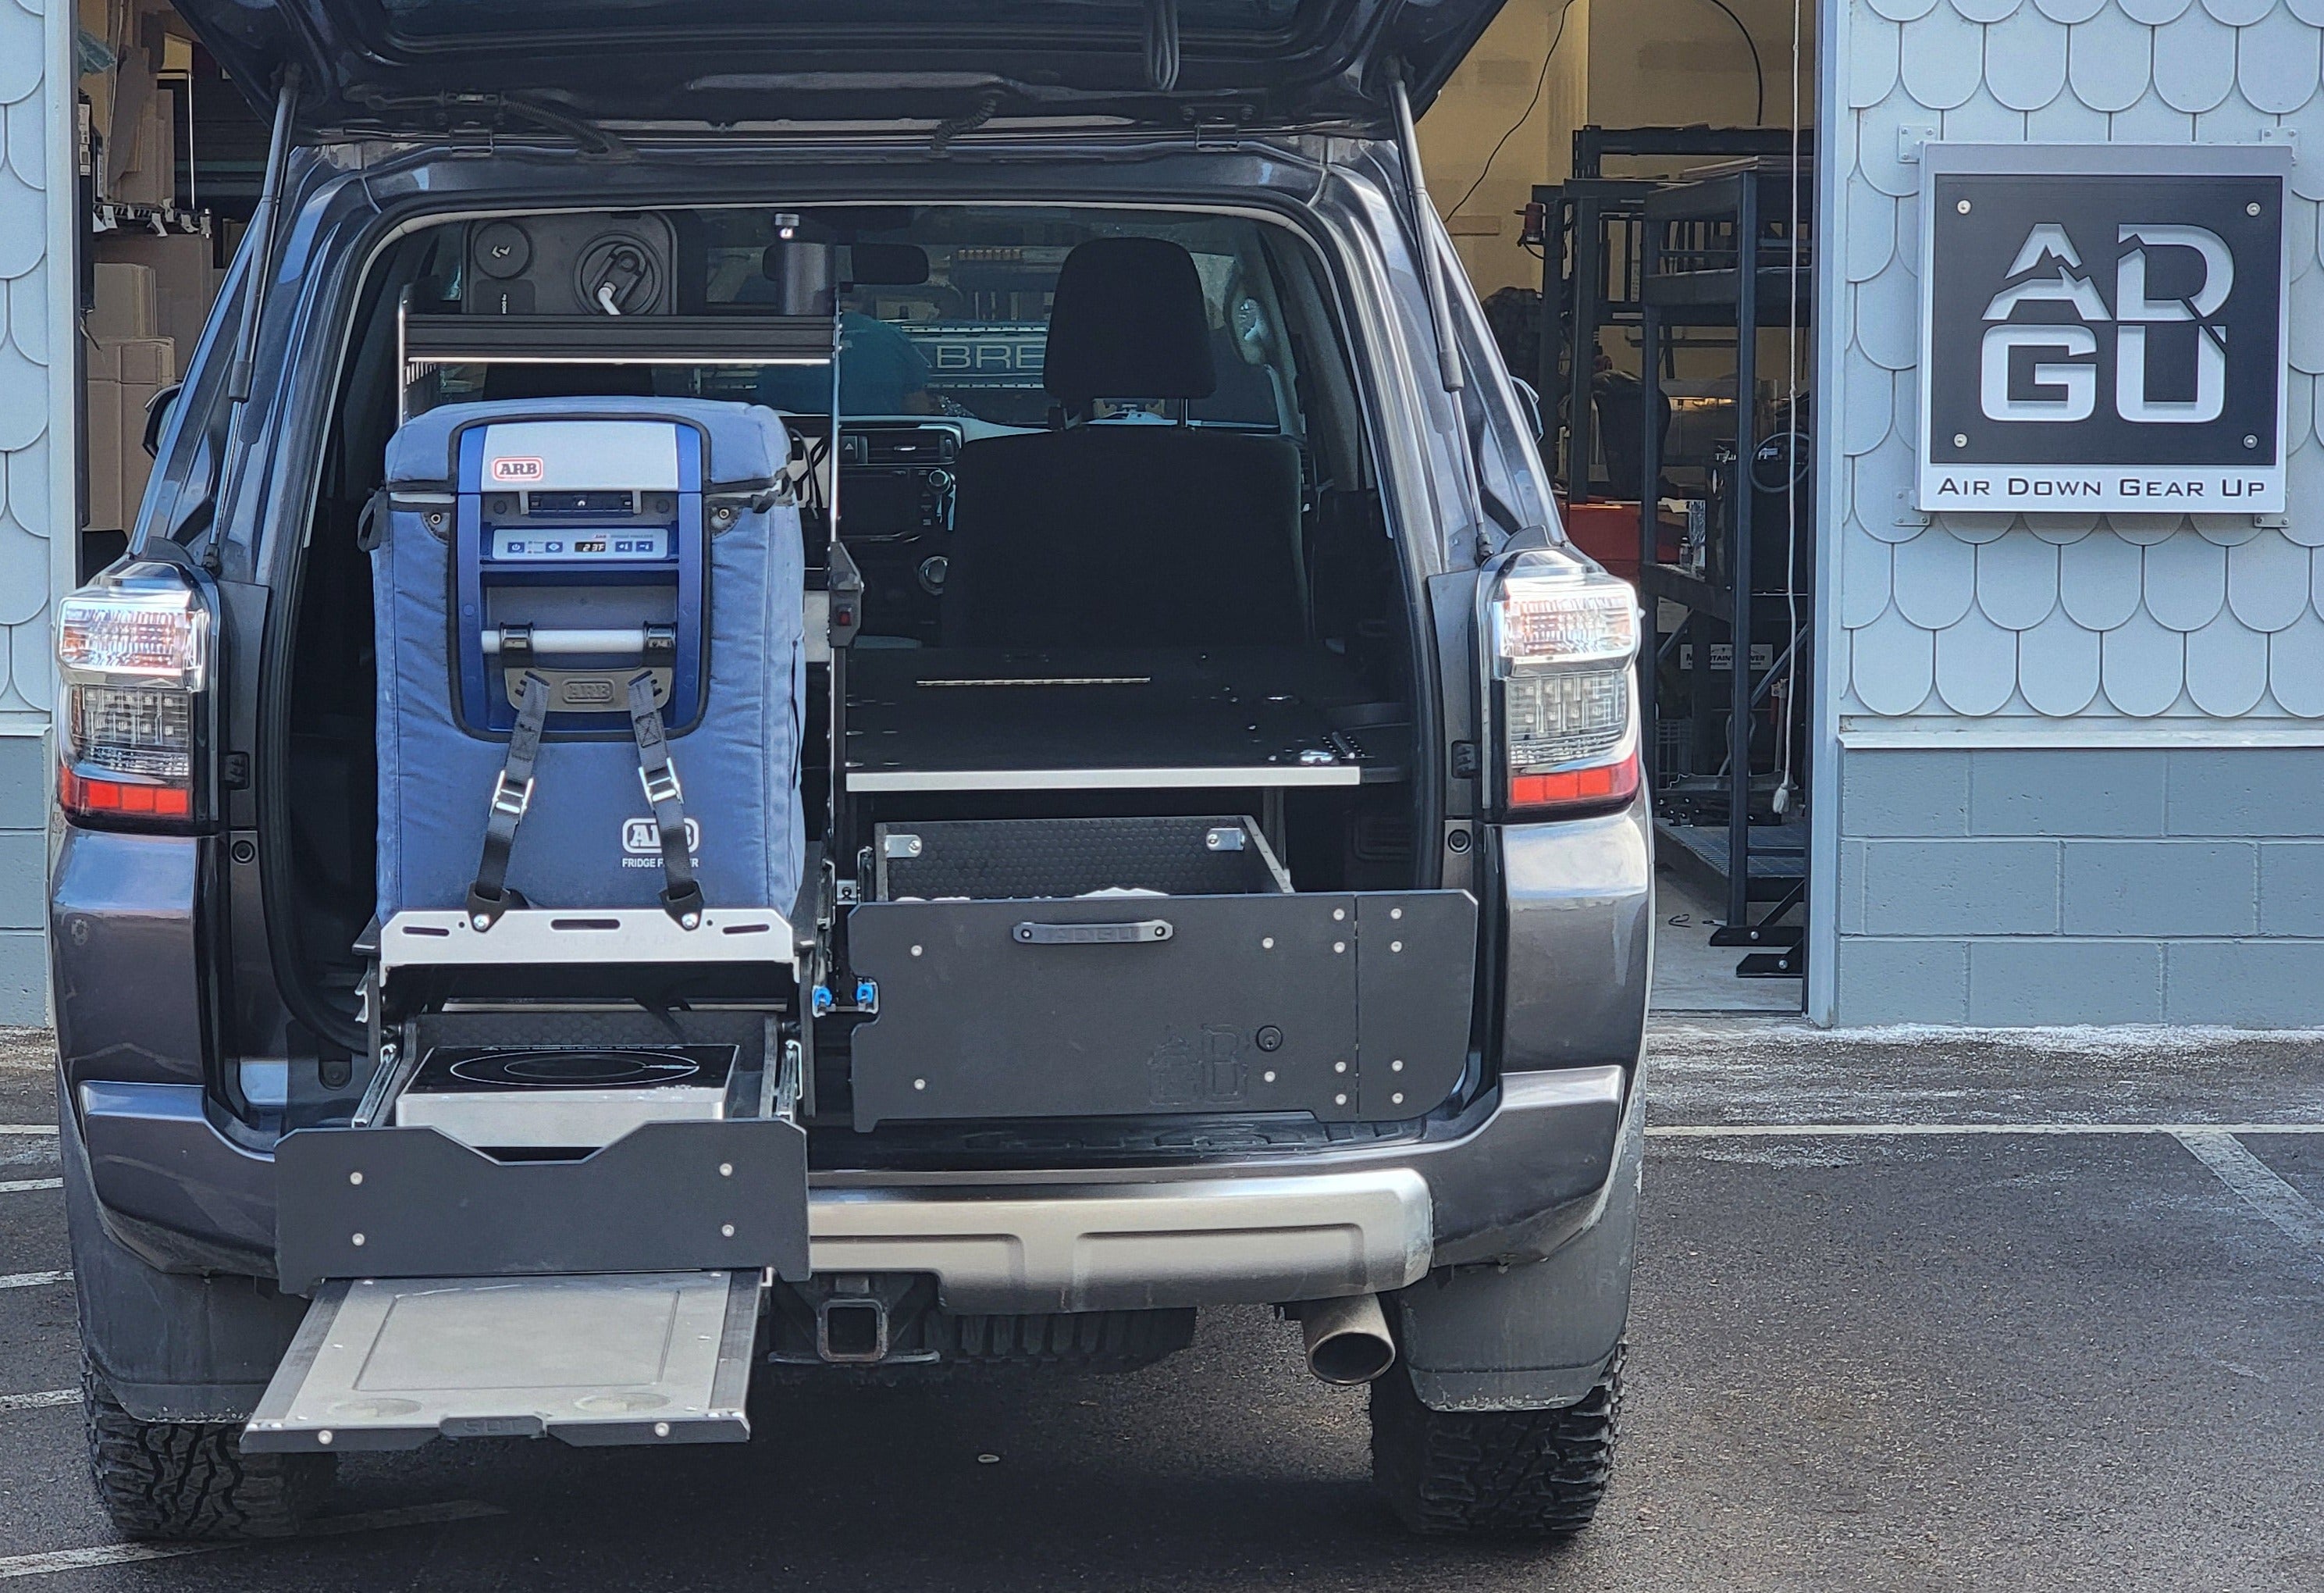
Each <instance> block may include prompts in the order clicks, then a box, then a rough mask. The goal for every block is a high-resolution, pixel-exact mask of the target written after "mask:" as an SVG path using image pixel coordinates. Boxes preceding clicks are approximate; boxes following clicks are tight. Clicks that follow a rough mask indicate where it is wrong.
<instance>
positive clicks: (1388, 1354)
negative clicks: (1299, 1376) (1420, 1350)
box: [1299, 1294, 1396, 1388]
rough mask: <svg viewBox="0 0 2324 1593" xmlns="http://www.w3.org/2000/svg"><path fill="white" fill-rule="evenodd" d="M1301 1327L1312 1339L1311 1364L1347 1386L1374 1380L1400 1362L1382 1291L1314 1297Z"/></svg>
mask: <svg viewBox="0 0 2324 1593" xmlns="http://www.w3.org/2000/svg"><path fill="white" fill-rule="evenodd" d="M1299 1328H1300V1331H1301V1333H1302V1334H1303V1335H1304V1336H1305V1338H1306V1341H1307V1369H1308V1370H1309V1371H1310V1372H1313V1373H1314V1375H1316V1376H1317V1377H1319V1378H1321V1379H1323V1381H1324V1382H1326V1383H1329V1384H1333V1385H1335V1386H1338V1387H1342V1388H1351V1387H1354V1386H1356V1385H1359V1384H1364V1383H1369V1382H1371V1381H1372V1380H1373V1379H1374V1378H1376V1377H1378V1376H1379V1375H1380V1374H1381V1373H1383V1372H1385V1371H1387V1370H1388V1368H1389V1367H1390V1366H1394V1365H1396V1340H1395V1339H1394V1338H1390V1337H1389V1335H1388V1316H1387V1313H1385V1312H1384V1311H1381V1310H1380V1302H1379V1295H1377V1294H1359V1295H1356V1296H1354V1297H1353V1298H1351V1299H1346V1300H1312V1301H1308V1302H1307V1303H1306V1304H1305V1306H1303V1307H1302V1308H1301V1310H1300V1313H1299Z"/></svg>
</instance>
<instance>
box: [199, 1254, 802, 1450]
mask: <svg viewBox="0 0 2324 1593" xmlns="http://www.w3.org/2000/svg"><path fill="white" fill-rule="evenodd" d="M759 1278H760V1274H759V1273H756V1272H734V1273H705V1272H684V1273H607V1274H597V1275H587V1276H563V1277H530V1278H377V1279H373V1278H364V1279H360V1280H355V1281H339V1282H333V1283H327V1284H326V1285H324V1286H323V1288H322V1289H321V1290H320V1291H319V1292H318V1293H317V1295H316V1297H315V1303H314V1304H313V1305H312V1306H311V1307H309V1310H308V1312H307V1319H306V1320H305V1321H304V1322H303V1323H301V1324H300V1329H299V1332H298V1336H297V1337H296V1338H293V1339H292V1340H291V1348H290V1349H289V1351H288V1352H287V1353H286V1354H285V1355H284V1356H283V1358H282V1365H281V1366H280V1367H279V1368H277V1369H276V1371H275V1374H274V1379H273V1381H272V1383H270V1384H269V1385H267V1389H266V1394H265V1395H264V1397H263V1398H262V1399H261V1400H260V1401H259V1403H258V1410H257V1412H256V1413H255V1414H254V1415H253V1416H252V1417H251V1420H250V1424H249V1426H248V1428H247V1429H245V1430H244V1433H243V1440H242V1443H243V1448H244V1449H250V1450H254V1451H258V1450H263V1451H277V1452H309V1453H319V1452H327V1451H337V1450H341V1449H415V1448H417V1447H418V1446H420V1445H421V1444H424V1443H426V1442H428V1441H429V1440H431V1439H435V1438H543V1437H546V1438H556V1439H562V1440H564V1441H565V1442H567V1443H569V1444H588V1445H598V1444H671V1443H741V1442H742V1441H743V1440H746V1439H748V1438H749V1437H750V1436H751V1423H750V1420H749V1418H748V1416H746V1415H745V1414H744V1412H743V1400H744V1396H745V1395H746V1394H747V1393H748V1392H749V1388H750V1379H751V1350H752V1344H753V1342H754V1341H755V1338H756V1336H757V1329H758V1304H759Z"/></svg>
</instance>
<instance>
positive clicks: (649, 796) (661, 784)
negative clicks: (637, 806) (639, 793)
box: [638, 763, 686, 808]
mask: <svg viewBox="0 0 2324 1593" xmlns="http://www.w3.org/2000/svg"><path fill="white" fill-rule="evenodd" d="M638 783H639V784H640V785H642V786H644V787H645V788H646V802H647V805H648V806H650V807H655V808H659V807H660V806H661V805H662V804H663V803H664V802H675V801H683V800H684V799H685V796H686V792H685V790H684V789H683V788H682V787H680V786H679V784H678V765H677V764H670V763H665V764H662V765H661V766H660V767H659V768H658V769H645V768H641V769H640V770H639V771H638Z"/></svg>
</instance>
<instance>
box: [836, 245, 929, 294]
mask: <svg viewBox="0 0 2324 1593" xmlns="http://www.w3.org/2000/svg"><path fill="white" fill-rule="evenodd" d="M842 274H843V275H844V277H845V278H846V279H847V281H849V282H853V284H855V285H856V286H858V287H866V288H917V287H918V286H919V285H920V284H921V283H922V282H926V281H927V280H928V252H927V250H926V249H923V248H921V247H920V246H919V245H918V244H853V245H849V246H848V249H847V260H846V262H845V264H844V268H843V271H842Z"/></svg>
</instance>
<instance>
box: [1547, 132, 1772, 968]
mask: <svg viewBox="0 0 2324 1593" xmlns="http://www.w3.org/2000/svg"><path fill="white" fill-rule="evenodd" d="M1795 147H1796V150H1797V155H1796V161H1797V164H1796V166H1795V165H1794V148H1795ZM1811 150H1812V136H1811V135H1810V134H1808V133H1806V132H1804V131H1803V132H1802V133H1801V134H1799V135H1798V140H1797V144H1796V146H1795V145H1794V134H1792V132H1791V131H1790V130H1788V129H1783V128H1742V127H1701V126H1695V127H1633V128H1608V127H1583V128H1581V129H1579V130H1577V131H1576V132H1575V134H1574V137H1573V176H1572V178H1571V179H1570V180H1569V181H1566V182H1564V183H1563V184H1559V185H1554V186H1549V187H1544V188H1539V189H1536V190H1535V204H1536V206H1537V207H1538V213H1539V216H1540V218H1541V220H1540V234H1541V240H1540V241H1541V245H1542V259H1543V265H1542V284H1543V301H1544V305H1545V315H1544V324H1545V331H1546V332H1547V333H1548V335H1546V336H1545V337H1544V338H1543V339H1542V356H1541V360H1542V365H1541V379H1542V382H1543V384H1544V391H1545V392H1551V393H1562V394H1563V399H1562V402H1561V403H1559V404H1558V405H1557V406H1556V409H1555V412H1554V413H1553V414H1550V415H1545V437H1544V449H1545V453H1546V454H1547V455H1548V456H1549V457H1550V458H1553V459H1554V460H1557V461H1559V463H1560V465H1561V466H1562V472H1561V473H1562V477H1563V500H1562V501H1563V505H1564V507H1565V512H1566V521H1567V525H1568V529H1569V532H1570V533H1572V535H1573V537H1574V539H1575V541H1576V542H1579V543H1580V544H1581V545H1582V547H1583V548H1584V549H1586V550H1588V551H1590V552H1591V554H1592V556H1593V557H1596V558H1598V559H1599V560H1600V561H1601V562H1603V563H1605V564H1606V565H1607V566H1608V567H1609V569H1612V570H1615V571H1616V572H1617V573H1618V574H1622V575H1625V576H1628V577H1629V578H1630V579H1634V580H1636V581H1637V584H1638V587H1639V590H1640V593H1641V596H1642V597H1645V598H1646V599H1647V601H1648V602H1649V603H1650V604H1651V605H1652V607H1653V609H1654V612H1655V633H1656V635H1655V640H1656V646H1655V653H1654V656H1653V658H1652V660H1651V661H1650V662H1646V663H1645V664H1644V665H1643V667H1642V668H1641V670H1640V697H1641V712H1642V717H1643V719H1644V722H1645V724H1646V726H1647V727H1648V730H1649V735H1648V739H1647V741H1646V759H1647V771H1648V776H1649V778H1650V780H1651V781H1652V783H1653V789H1654V792H1655V824H1656V834H1657V838H1658V839H1659V841H1660V845H1661V860H1662V864H1663V866H1665V868H1670V869H1674V870H1677V871H1679V872H1681V873H1683V875H1686V876H1687V877H1688V878H1690V879H1691V880H1692V881H1693V882H1695V883H1697V884H1700V885H1701V886H1703V887H1706V888H1708V889H1709V890H1710V891H1711V894H1713V896H1714V897H1715V898H1716V899H1717V900H1718V901H1719V902H1720V904H1721V908H1722V912H1721V920H1720V925H1719V927H1718V928H1717V929H1715V930H1714V931H1712V932H1711V944H1712V945H1713V946H1726V947H1733V948H1738V949H1742V950H1743V951H1744V953H1745V955H1744V956H1743V957H1742V958H1741V959H1739V960H1738V963H1737V966H1736V972H1737V974H1738V977H1745V978H1794V977H1800V976H1801V974H1802V973H1803V961H1802V956H1803V953H1802V947H1803V942H1804V936H1805V912H1806V890H1807V873H1806V869H1807V850H1808V846H1807V841H1808V814H1807V802H1806V793H1807V788H1808V778H1807V776H1808V768H1807V758H1808V745H1809V738H1808V727H1807V724H1806V715H1805V712H1804V711H1803V705H1804V704H1805V703H1806V702H1807V701H1808V700H1809V695H1808V694H1809V682H1808V678H1807V667H1808V664H1809V662H1810V659H1811V647H1812V644H1811V642H1810V636H1809V633H1810V620H1811V617H1812V607H1813V577H1814V569H1815V560H1814V551H1813V544H1814V502H1815V491H1814V483H1815V477H1814V474H1813V461H1812V457H1811V452H1810V449H1809V446H1808V437H1809V433H1810V428H1809V413H1808V403H1809V394H1808V391H1807V387H1806V382H1805V376H1806V371H1807V366H1806V358H1807V345H1806V342H1805V338H1806V336H1807V334H1808V332H1809V330H1810V323H1811V320H1812V317H1811V313H1810V312H1811V306H1812V296H1813V271H1814V255H1813V246H1814V245H1813V215H1812V207H1813V181H1812V164H1811V163H1810V153H1811ZM1720 157H1725V159H1720ZM1609 160H1612V161H1616V162H1626V163H1628V164H1629V165H1631V166H1637V165H1640V164H1646V165H1652V164H1655V163H1656V162H1679V163H1683V165H1682V169H1681V170H1680V171H1678V172H1677V173H1676V174H1674V175H1665V176H1638V175H1619V176H1608V175H1606V174H1605V173H1606V168H1607V162H1609ZM1738 239H1748V240H1751V242H1750V245H1749V246H1748V250H1746V249H1743V248H1740V247H1738V242H1737V240H1738ZM1746 255H1748V258H1749V260H1750V261H1751V264H1750V266H1749V268H1748V269H1744V268H1742V267H1740V266H1739V265H1738V261H1740V260H1742V259H1743V258H1744V257H1745V256H1746ZM1743 328H1749V329H1756V331H1754V332H1751V333H1748V334H1747V333H1745V332H1743V331H1739V330H1738V329H1743ZM1609 333H1610V334H1612V337H1611V338H1609V336H1608V334H1609ZM1779 338H1780V341H1779V340H1778V339H1779ZM1771 356H1773V357H1776V358H1780V359H1781V360H1782V361H1783V362H1784V367H1783V368H1782V369H1780V370H1779V371H1778V372H1777V373H1776V379H1771V377H1770V375H1769V374H1768V362H1769V358H1770V357H1771ZM1747 395H1748V396H1747ZM1738 461H1741V462H1740V463H1738ZM1649 483H1651V484H1652V486H1651V488H1649V486H1648V484H1649ZM1745 572H1748V574H1746V573H1745ZM1738 655H1739V656H1741V657H1742V658H1743V659H1744V660H1745V661H1746V667H1745V668H1744V669H1742V670H1740V671H1738V670H1736V669H1735V668H1734V667H1733V661H1734V660H1735V659H1736V658H1737V657H1738Z"/></svg>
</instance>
